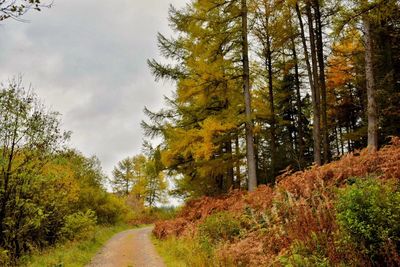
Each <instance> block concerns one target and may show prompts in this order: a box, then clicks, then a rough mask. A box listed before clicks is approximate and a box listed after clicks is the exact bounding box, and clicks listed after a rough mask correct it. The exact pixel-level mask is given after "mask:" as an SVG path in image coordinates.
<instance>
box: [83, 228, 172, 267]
mask: <svg viewBox="0 0 400 267" xmlns="http://www.w3.org/2000/svg"><path fill="white" fill-rule="evenodd" d="M151 231H152V227H146V228H141V229H133V230H128V231H124V232H121V233H118V234H116V235H115V236H113V237H112V238H111V239H110V240H109V241H108V242H107V243H106V245H105V246H104V247H103V248H102V249H101V251H100V252H99V253H98V254H97V255H96V256H95V257H94V258H93V259H92V261H91V262H90V263H89V264H88V265H87V266H86V267H98V266H102V267H165V264H164V263H163V261H162V259H161V257H160V256H159V255H158V254H157V252H156V250H155V248H154V246H153V244H152V243H151V240H150V234H151Z"/></svg>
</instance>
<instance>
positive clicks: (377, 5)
mask: <svg viewBox="0 0 400 267" xmlns="http://www.w3.org/2000/svg"><path fill="white" fill-rule="evenodd" d="M399 19H400V17H399V3H398V1H206V0H204V1H192V2H190V3H188V4H187V5H186V7H185V8H183V9H179V10H178V9H175V8H174V7H172V6H171V8H170V12H169V20H170V25H171V28H172V29H173V30H174V32H175V34H174V36H172V37H167V36H164V35H163V34H161V33H160V34H159V35H158V37H157V39H158V46H159V50H160V53H161V54H162V55H163V56H164V57H165V59H166V60H167V62H168V60H169V63H163V62H165V61H163V62H158V61H156V60H149V62H148V64H149V66H150V68H151V71H152V72H153V74H154V77H155V78H156V79H157V80H162V79H167V80H172V81H173V82H174V83H176V90H175V92H174V94H173V97H166V99H165V104H166V106H167V107H166V108H164V109H162V110H159V111H151V110H148V109H145V113H146V114H147V115H148V117H149V121H148V122H143V123H142V125H143V127H144V129H145V132H146V134H147V135H149V136H151V137H154V136H161V137H162V138H163V140H164V142H163V145H162V146H161V150H162V153H161V154H162V161H163V163H164V164H165V166H166V168H167V169H168V170H169V171H170V172H171V173H173V174H174V175H177V174H179V176H180V177H181V178H179V179H178V181H177V189H176V193H177V194H178V195H185V196H201V195H207V196H212V195H218V194H221V193H224V192H228V191H229V189H231V188H249V190H250V191H251V190H254V189H255V186H256V185H257V184H258V185H259V184H270V185H271V184H274V183H275V177H276V176H277V175H279V174H280V173H281V172H282V171H283V170H286V169H287V168H291V169H292V170H304V169H305V168H307V167H309V166H310V165H312V164H315V165H318V166H320V165H323V164H325V163H328V162H330V161H332V160H335V159H338V158H340V157H341V156H343V155H344V154H346V153H349V152H353V151H356V150H359V149H362V148H365V147H367V146H368V147H370V148H371V149H373V150H376V149H378V148H379V147H381V146H383V145H385V144H388V142H389V141H390V138H389V137H390V136H393V135H399V133H400V121H399V118H400V114H399V109H398V105H399V103H400V98H399V97H400V95H399V83H398V81H399V77H398V73H399V67H400V65H399V64H400V62H399V60H400V50H399V38H400V32H399Z"/></svg>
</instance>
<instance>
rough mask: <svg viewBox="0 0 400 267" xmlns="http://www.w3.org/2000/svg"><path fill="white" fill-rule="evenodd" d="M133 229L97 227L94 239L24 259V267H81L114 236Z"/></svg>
mask: <svg viewBox="0 0 400 267" xmlns="http://www.w3.org/2000/svg"><path fill="white" fill-rule="evenodd" d="M129 228H132V227H131V226H128V225H126V224H120V225H115V226H97V229H96V231H95V234H94V235H93V237H92V238H90V239H87V240H80V241H69V242H66V243H64V244H60V245H57V246H56V247H53V248H49V249H46V250H44V251H41V252H37V253H34V254H33V255H31V256H29V257H27V258H26V259H23V262H24V264H22V266H29V267H45V266H46V267H81V266H85V265H86V264H88V263H89V262H90V260H91V259H92V258H93V256H94V255H95V254H96V253H97V252H98V250H99V249H100V248H101V247H102V246H103V245H104V243H105V242H106V241H107V240H109V239H110V238H111V237H112V236H113V235H114V234H116V233H118V232H121V231H124V230H127V229H129Z"/></svg>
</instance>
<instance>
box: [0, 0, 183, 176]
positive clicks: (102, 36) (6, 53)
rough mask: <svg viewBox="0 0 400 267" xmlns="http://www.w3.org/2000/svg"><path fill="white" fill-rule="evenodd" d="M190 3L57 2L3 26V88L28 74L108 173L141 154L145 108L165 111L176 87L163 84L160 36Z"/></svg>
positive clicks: (75, 139) (75, 140)
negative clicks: (158, 66)
mask: <svg viewBox="0 0 400 267" xmlns="http://www.w3.org/2000/svg"><path fill="white" fill-rule="evenodd" d="M185 2H187V0H145V1H143V0H85V1H82V0H54V4H53V6H52V8H51V9H43V10H42V12H34V11H32V12H30V13H28V14H26V15H25V16H24V17H23V18H24V19H25V20H28V22H27V23H22V22H17V21H13V20H6V21H3V22H2V23H1V24H0V81H1V82H7V80H9V79H10V78H12V77H14V76H17V75H22V77H23V82H24V84H25V85H26V86H29V85H30V84H31V85H32V87H33V88H34V90H35V92H36V93H37V95H38V96H39V98H40V99H41V100H42V101H43V102H44V104H45V105H46V106H47V107H49V108H51V110H53V111H58V112H60V113H61V114H62V117H61V120H62V124H63V128H64V129H66V130H70V131H72V138H71V140H70V142H69V143H70V146H71V147H73V148H76V149H78V150H79V151H81V152H82V153H83V154H84V155H86V156H92V155H96V156H97V157H98V158H99V159H100V161H101V162H102V166H103V169H104V171H105V172H106V174H108V175H110V174H111V171H112V169H113V166H115V165H116V164H117V162H118V161H120V160H122V159H123V158H125V157H127V156H133V155H135V154H138V153H140V152H141V145H142V142H143V138H144V136H143V131H142V129H141V127H140V122H141V120H143V119H145V116H144V115H143V108H144V106H147V107H148V108H150V110H158V109H160V108H161V107H162V105H163V95H169V94H170V92H171V91H172V88H173V85H172V84H170V83H168V82H165V83H163V82H155V81H154V78H153V77H152V76H151V73H150V71H149V68H148V67H147V63H146V60H147V59H149V58H156V59H157V58H160V55H159V52H158V49H157V40H156V35H157V32H161V33H163V34H166V35H167V36H169V35H171V34H172V32H171V30H170V29H169V26H168V20H167V17H168V8H169V5H170V4H172V5H174V6H175V7H182V6H183V5H184V3H185Z"/></svg>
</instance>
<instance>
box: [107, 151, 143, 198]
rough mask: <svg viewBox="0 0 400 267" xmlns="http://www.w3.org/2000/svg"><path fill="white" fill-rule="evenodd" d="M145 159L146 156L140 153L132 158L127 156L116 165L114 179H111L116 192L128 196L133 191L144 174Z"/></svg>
mask: <svg viewBox="0 0 400 267" xmlns="http://www.w3.org/2000/svg"><path fill="white" fill-rule="evenodd" d="M144 161H145V158H144V157H143V156H141V155H140V156H136V157H132V158H130V157H127V158H125V159H123V160H121V161H120V162H118V164H117V166H115V167H114V170H113V173H112V174H113V179H112V180H111V184H112V187H113V190H114V192H117V193H119V194H121V195H126V196H127V195H128V194H129V193H130V192H131V190H132V186H133V185H134V184H135V182H137V181H138V180H140V179H141V177H142V176H143V174H142V164H143V163H144Z"/></svg>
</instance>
